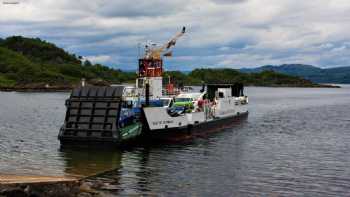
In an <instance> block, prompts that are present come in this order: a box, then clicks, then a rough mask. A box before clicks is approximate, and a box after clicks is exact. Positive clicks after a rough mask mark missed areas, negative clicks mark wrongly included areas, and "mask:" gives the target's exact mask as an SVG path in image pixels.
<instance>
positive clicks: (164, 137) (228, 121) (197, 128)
mask: <svg viewBox="0 0 350 197" xmlns="http://www.w3.org/2000/svg"><path fill="white" fill-rule="evenodd" d="M248 114H249V113H248V111H247V112H244V113H240V114H237V115H234V116H228V117H225V118H217V119H213V120H211V121H206V122H201V123H198V124H193V125H187V126H183V127H174V128H164V129H156V130H150V129H149V128H146V129H144V132H143V138H144V139H146V140H147V141H150V142H154V141H158V142H159V141H163V142H179V141H184V140H190V139H193V138H196V137H204V136H207V135H208V134H210V133H215V132H218V131H222V130H223V129H226V128H231V127H233V126H235V125H238V124H240V123H241V122H242V121H244V120H245V119H246V118H247V117H248Z"/></svg>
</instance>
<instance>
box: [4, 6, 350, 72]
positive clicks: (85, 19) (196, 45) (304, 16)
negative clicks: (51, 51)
mask: <svg viewBox="0 0 350 197" xmlns="http://www.w3.org/2000/svg"><path fill="white" fill-rule="evenodd" d="M0 1H2V3H1V4H0V37H3V38H4V37H7V36H11V35H23V36H27V37H40V38H42V39H45V40H48V41H50V42H53V43H55V44H56V45H58V46H60V47H63V48H64V49H65V50H67V51H68V52H71V53H75V54H77V55H82V56H84V57H87V58H88V59H90V60H91V61H93V62H95V63H102V64H106V65H110V66H114V67H118V68H122V69H135V68H136V65H137V55H138V50H137V45H138V43H144V42H145V41H148V40H151V41H153V42H156V43H164V42H165V41H167V40H168V39H169V38H171V36H173V35H174V34H175V33H176V32H178V31H180V30H181V28H182V26H186V27H187V33H186V34H185V35H184V36H183V37H182V38H180V40H179V41H178V42H177V45H176V47H175V48H174V50H173V51H174V52H173V55H174V57H172V58H168V59H167V60H166V68H167V69H169V70H174V69H182V70H190V69H193V68H197V67H231V68H241V67H256V66H261V65H266V64H284V63H304V64H312V65H315V66H319V67H336V66H349V64H348V62H349V60H350V53H349V52H350V33H349V32H350V1H349V0H176V1H175V0H174V1H166V0H129V1H122V0H91V1H89V0H17V2H19V4H8V3H9V2H10V3H11V2H12V3H13V2H16V0H0Z"/></svg>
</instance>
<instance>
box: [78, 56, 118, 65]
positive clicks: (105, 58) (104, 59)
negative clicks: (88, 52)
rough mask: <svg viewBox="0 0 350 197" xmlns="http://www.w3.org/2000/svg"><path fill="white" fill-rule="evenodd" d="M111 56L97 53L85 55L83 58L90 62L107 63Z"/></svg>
mask: <svg viewBox="0 0 350 197" xmlns="http://www.w3.org/2000/svg"><path fill="white" fill-rule="evenodd" d="M111 59H112V58H111V56H109V55H97V56H86V57H84V60H89V61H90V62H92V63H95V64H96V63H99V64H104V63H108V62H109V61H110V60H111Z"/></svg>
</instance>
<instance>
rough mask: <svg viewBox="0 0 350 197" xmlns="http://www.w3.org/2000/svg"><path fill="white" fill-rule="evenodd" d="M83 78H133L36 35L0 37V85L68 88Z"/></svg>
mask: <svg viewBox="0 0 350 197" xmlns="http://www.w3.org/2000/svg"><path fill="white" fill-rule="evenodd" d="M82 78H85V79H86V80H88V81H89V82H91V83H92V82H96V81H103V82H105V83H121V82H124V81H128V80H131V79H134V78H135V73H127V72H122V71H120V70H115V69H111V68H109V67H107V66H103V65H100V64H94V65H93V64H91V63H90V62H89V61H88V60H85V61H82V57H77V56H76V55H74V54H69V53H67V52H66V51H64V50H63V49H61V48H59V47H57V46H56V45H54V44H52V43H48V42H46V41H43V40H40V39H38V38H36V39H33V38H24V37H21V36H13V37H9V38H6V39H2V40H0V87H2V88H3V89H4V88H11V87H24V88H25V87H27V86H28V87H29V86H31V87H40V86H44V85H46V84H49V85H51V86H53V87H58V86H59V87H62V88H71V87H73V86H74V85H76V84H77V83H79V81H80V80H81V79H82Z"/></svg>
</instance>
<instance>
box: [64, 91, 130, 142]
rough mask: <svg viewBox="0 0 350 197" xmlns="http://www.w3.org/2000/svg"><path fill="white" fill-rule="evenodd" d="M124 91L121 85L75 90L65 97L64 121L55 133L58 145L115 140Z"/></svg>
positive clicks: (117, 134) (117, 133)
mask: <svg viewBox="0 0 350 197" xmlns="http://www.w3.org/2000/svg"><path fill="white" fill-rule="evenodd" d="M123 90H124V87H123V86H116V87H109V86H106V87H95V86H90V87H79V88H76V89H74V90H73V91H72V93H71V95H70V98H69V99H67V100H66V107H67V112H66V117H65V122H64V124H63V126H62V127H61V130H60V133H59V135H58V139H59V140H60V141H61V144H71V143H74V144H76V142H112V143H118V142H119V139H120V136H119V132H118V120H119V112H120V107H121V104H122V95H123Z"/></svg>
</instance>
